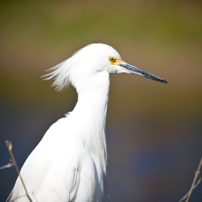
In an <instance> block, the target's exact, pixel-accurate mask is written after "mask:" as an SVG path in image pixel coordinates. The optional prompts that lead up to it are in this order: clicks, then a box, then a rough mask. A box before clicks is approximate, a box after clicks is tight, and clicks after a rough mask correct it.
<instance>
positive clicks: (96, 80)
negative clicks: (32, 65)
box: [9, 43, 169, 202]
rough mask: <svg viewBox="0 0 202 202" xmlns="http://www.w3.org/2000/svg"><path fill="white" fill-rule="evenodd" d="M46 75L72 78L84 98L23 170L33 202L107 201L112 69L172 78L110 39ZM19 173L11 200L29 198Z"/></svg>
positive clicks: (59, 84) (63, 81)
mask: <svg viewBox="0 0 202 202" xmlns="http://www.w3.org/2000/svg"><path fill="white" fill-rule="evenodd" d="M49 71H50V72H49V73H48V74H46V75H45V80H50V79H53V80H54V82H53V84H52V85H53V86H54V87H55V89H56V90H57V91H62V90H63V89H64V88H65V87H66V86H68V85H69V84H71V85H72V86H73V87H74V88H75V89H76V91H77V94H78V100H77V103H76V105H75V107H74V109H73V110H72V112H69V113H67V114H65V116H64V117H63V118H60V119H59V120H58V121H56V122H55V123H53V124H52V125H51V126H50V128H49V129H48V130H47V132H46V133H45V135H44V136H43V138H42V139H41V141H40V142H39V143H38V145H37V146H36V147H35V149H34V150H33V151H32V152H31V154H30V155H29V156H28V158H27V159H26V161H25V163H24V165H23V166H22V168H21V171H20V174H21V176H22V179H23V181H24V184H25V186H26V189H27V192H28V194H29V197H30V199H31V201H32V202H35V201H36V202H70V201H71V202H102V201H103V193H104V185H105V183H104V179H105V177H106V167H107V158H108V157H107V146H106V133H105V126H106V115H107V107H108V95H109V89H110V74H119V73H127V74H137V75H140V76H143V77H146V78H149V79H152V80H155V81H159V82H162V83H167V84H168V83H169V82H167V81H166V80H164V79H162V78H160V77H158V76H156V75H154V74H151V73H149V72H147V71H144V70H142V69H139V68H137V67H135V66H132V65H130V64H128V63H126V62H125V61H124V60H122V59H121V56H120V54H119V53H118V52H117V51H116V50H115V49H114V48H113V47H111V46H110V45H107V44H103V43H92V44H89V45H87V46H85V47H83V48H81V49H80V50H78V51H77V52H75V53H74V54H73V55H72V56H71V57H69V58H68V59H66V60H64V61H63V62H61V63H59V64H58V65H56V66H54V67H52V68H51V69H49ZM25 195H26V193H25V190H24V188H23V186H22V182H21V180H20V178H19V177H18V178H17V180H16V182H15V185H14V187H13V189H12V191H11V193H10V196H9V200H10V201H13V200H14V201H15V202H29V201H30V200H29V198H28V197H26V196H25Z"/></svg>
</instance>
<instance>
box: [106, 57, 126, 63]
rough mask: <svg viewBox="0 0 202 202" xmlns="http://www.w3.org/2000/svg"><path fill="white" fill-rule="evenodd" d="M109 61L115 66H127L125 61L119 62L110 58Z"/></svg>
mask: <svg viewBox="0 0 202 202" xmlns="http://www.w3.org/2000/svg"><path fill="white" fill-rule="evenodd" d="M109 61H110V62H111V63H112V64H113V65H120V64H125V62H124V61H123V60H117V59H116V58H114V57H111V58H109Z"/></svg>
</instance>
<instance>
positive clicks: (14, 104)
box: [0, 0, 202, 202]
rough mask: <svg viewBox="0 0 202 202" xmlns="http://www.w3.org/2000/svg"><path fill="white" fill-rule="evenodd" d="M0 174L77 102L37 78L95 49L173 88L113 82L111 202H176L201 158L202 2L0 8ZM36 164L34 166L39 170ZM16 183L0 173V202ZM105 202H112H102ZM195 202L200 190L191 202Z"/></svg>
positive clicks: (124, 79) (0, 4)
mask: <svg viewBox="0 0 202 202" xmlns="http://www.w3.org/2000/svg"><path fill="white" fill-rule="evenodd" d="M0 29H1V31H0V44H1V45H0V166H2V165H4V164H6V163H8V161H9V159H10V156H9V154H8V151H7V148H6V145H5V140H10V141H12V143H13V145H14V146H13V152H14V154H15V157H16V160H17V162H18V164H19V167H21V166H22V164H23V162H24V161H25V159H26V158H27V156H28V155H29V153H30V152H31V151H32V150H33V148H34V147H35V146H36V145H37V143H38V142H39V141H40V139H41V138H42V137H43V134H44V133H45V131H46V130H47V129H48V127H49V126H50V125H51V124H52V123H53V122H55V121H56V120H57V119H58V118H60V117H62V116H64V114H65V113H66V112H68V111H71V110H72V109H73V107H74V105H75V103H76V100H77V95H76V92H75V90H74V89H73V88H72V87H69V88H67V89H66V90H64V91H63V92H62V93H58V92H55V91H54V89H53V88H50V85H51V81H43V80H42V78H40V76H42V75H44V74H45V72H44V71H45V70H46V69H48V68H50V67H52V66H54V65H56V64H57V63H59V62H61V61H63V60H64V59H66V58H68V57H69V56H71V55H72V54H73V53H74V52H75V51H76V50H77V49H79V48H81V47H83V46H85V45H87V44H89V43H93V42H102V43H107V44H109V45H111V46H113V47H114V48H115V49H117V50H118V52H119V53H120V54H121V56H122V58H123V59H124V60H125V61H127V62H128V63H130V64H133V65H135V66H137V67H139V68H142V69H144V70H146V71H149V72H152V73H154V74H156V75H158V76H160V77H163V78H165V79H166V80H168V81H169V82H170V83H171V84H170V85H166V84H162V83H158V82H154V81H152V80H149V79H145V78H142V77H139V76H135V75H112V76H111V89H110V97H109V107H108V116H107V143H108V154H109V165H108V174H107V178H106V181H107V190H108V193H109V195H110V198H111V201H112V202H114V201H116V202H121V201H127V202H134V201H137V202H139V201H141V202H148V201H149V202H162V201H164V202H171V201H173V202H175V201H178V200H179V199H180V198H181V197H182V196H184V195H185V193H186V192H187V191H188V189H189V187H190V185H191V183H192V180H193V177H194V172H195V170H196V169H197V166H198V163H199V160H200V158H201V156H202V3H201V1H199V0H198V1H197V0H193V1H190V0H181V1H180V0H177V1H175V0H170V1H160V0H151V1H141V0H133V1H130V0H124V1H119V0H116V1H115V0H114V1H113V0H111V1H109V0H102V1H98V0H86V1H82V0H80V1H78V0H75V1H68V0H66V1H65V0H63V1H53V0H50V1H45V0H41V1H25V0H24V1H23V0H21V1H19V0H18V1H15V0H7V1H6V0H4V1H0ZM36 163H37V162H36ZM16 177H17V174H16V171H15V169H14V167H12V168H9V169H4V170H0V181H1V185H0V201H5V200H6V198H7V196H8V194H9V192H10V191H11V189H12V187H13V185H14V182H15V180H16ZM104 201H105V202H107V201H109V200H108V198H107V197H106V196H105V198H104ZM199 201H200V202H201V201H202V183H201V184H199V186H198V187H197V188H196V189H195V190H194V191H193V193H192V196H191V199H190V202H199Z"/></svg>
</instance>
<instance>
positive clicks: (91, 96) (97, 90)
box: [72, 72, 110, 173]
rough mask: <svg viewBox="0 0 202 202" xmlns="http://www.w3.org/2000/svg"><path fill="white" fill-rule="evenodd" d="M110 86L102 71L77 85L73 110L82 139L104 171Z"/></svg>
mask: <svg viewBox="0 0 202 202" xmlns="http://www.w3.org/2000/svg"><path fill="white" fill-rule="evenodd" d="M109 87H110V80H109V74H108V73H107V72H100V73H99V74H97V75H96V77H95V75H94V76H92V79H91V77H89V78H88V80H87V81H85V82H82V83H80V85H77V86H76V89H77V92H78V102H77V104H76V106H75V108H74V110H73V112H72V115H73V114H74V117H75V118H76V119H77V120H76V121H77V123H78V127H79V128H78V131H79V132H78V134H79V137H80V139H81V140H82V142H83V144H84V146H85V147H86V149H87V150H88V151H89V152H90V153H91V155H92V157H93V158H94V157H95V158H97V159H98V161H99V164H100V167H101V168H102V170H103V172H104V173H105V172H106V164H107V149H106V137H105V123H106V114H107V105H108V94H109Z"/></svg>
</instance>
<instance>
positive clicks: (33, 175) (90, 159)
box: [11, 117, 103, 202]
mask: <svg viewBox="0 0 202 202" xmlns="http://www.w3.org/2000/svg"><path fill="white" fill-rule="evenodd" d="M70 122H71V121H70V117H66V118H62V119H60V120H59V121H57V122H56V123H54V124H53V125H52V126H51V127H50V128H49V130H48V131H47V132H46V134H45V135H44V137H43V139H42V140H41V142H40V143H39V144H38V146H37V147H36V148H35V149H34V150H33V152H32V153H31V154H30V155H29V157H28V158H27V160H26V162H25V163H24V165H23V167H22V169H21V175H22V178H23V180H24V182H25V186H26V188H27V190H28V193H29V195H30V197H31V198H32V201H33V202H34V201H37V202H42V201H48V202H64V201H65V202H67V201H75V202H77V201H84V202H85V201H86V202H87V201H88V202H89V201H101V200H102V193H103V181H102V177H103V173H102V170H101V168H100V166H99V162H98V160H97V158H96V156H93V155H92V154H91V153H90V152H89V151H88V150H87V149H86V148H85V147H84V146H83V143H82V142H81V140H80V138H78V137H77V135H76V134H74V132H73V128H72V126H71V123H70ZM67 131H68V132H67ZM23 195H25V191H24V189H23V187H22V183H21V181H20V179H19V178H18V179H17V181H16V184H15V186H14V188H13V191H12V193H11V200H14V199H16V198H18V197H20V198H18V200H16V201H17V202H27V201H28V199H27V197H21V196H23Z"/></svg>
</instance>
